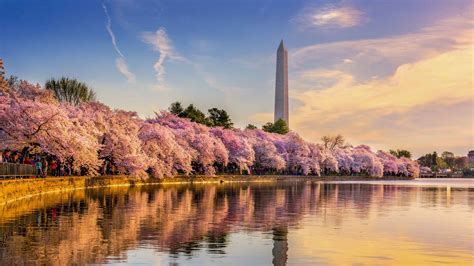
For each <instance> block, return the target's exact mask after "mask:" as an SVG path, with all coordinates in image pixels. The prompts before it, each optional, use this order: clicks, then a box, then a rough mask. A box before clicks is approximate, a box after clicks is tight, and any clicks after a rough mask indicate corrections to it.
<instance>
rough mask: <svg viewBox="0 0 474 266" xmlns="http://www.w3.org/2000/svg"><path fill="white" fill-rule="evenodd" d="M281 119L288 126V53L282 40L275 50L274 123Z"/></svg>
mask: <svg viewBox="0 0 474 266" xmlns="http://www.w3.org/2000/svg"><path fill="white" fill-rule="evenodd" d="M278 119H283V121H285V122H286V125H287V126H288V127H289V126H290V120H289V118H288V51H287V50H286V47H285V44H284V43H283V40H281V42H280V46H278V50H277V62H276V81H275V114H274V122H276V121H278Z"/></svg>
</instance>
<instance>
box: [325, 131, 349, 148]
mask: <svg viewBox="0 0 474 266" xmlns="http://www.w3.org/2000/svg"><path fill="white" fill-rule="evenodd" d="M321 140H322V142H323V145H324V147H325V148H326V149H329V150H331V151H332V150H334V149H335V148H336V147H337V148H343V147H345V139H344V137H343V136H341V135H339V134H338V135H336V136H330V135H328V136H323V137H322V138H321Z"/></svg>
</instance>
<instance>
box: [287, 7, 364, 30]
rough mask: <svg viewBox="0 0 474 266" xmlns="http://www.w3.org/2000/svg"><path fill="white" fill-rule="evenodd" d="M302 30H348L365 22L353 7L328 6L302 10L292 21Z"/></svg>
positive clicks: (362, 14) (360, 13) (358, 11)
mask: <svg viewBox="0 0 474 266" xmlns="http://www.w3.org/2000/svg"><path fill="white" fill-rule="evenodd" d="M293 20H294V21H296V22H297V23H298V24H299V26H300V27H301V28H302V29H312V28H313V29H314V28H349V27H354V26H358V25H360V24H362V23H364V22H366V21H367V18H366V17H365V14H364V13H363V12H362V11H360V10H358V9H356V8H355V7H353V6H349V5H344V4H339V5H334V4H329V5H325V6H308V7H305V8H303V9H302V10H301V11H300V12H299V14H298V15H297V16H296V17H295V18H294V19H293Z"/></svg>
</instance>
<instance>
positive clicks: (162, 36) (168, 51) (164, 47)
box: [142, 27, 187, 87]
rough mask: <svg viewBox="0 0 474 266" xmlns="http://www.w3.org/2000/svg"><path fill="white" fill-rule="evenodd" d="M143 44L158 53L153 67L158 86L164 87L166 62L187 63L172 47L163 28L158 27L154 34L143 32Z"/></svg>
mask: <svg viewBox="0 0 474 266" xmlns="http://www.w3.org/2000/svg"><path fill="white" fill-rule="evenodd" d="M142 40H143V42H145V43H147V44H149V45H151V46H152V48H153V50H154V51H157V52H159V53H160V57H159V58H158V61H156V63H155V64H154V65H153V68H154V69H155V72H156V80H157V81H158V83H159V84H158V85H159V86H161V87H162V86H164V81H165V79H164V78H165V73H166V72H165V66H164V63H165V61H166V60H179V61H187V60H186V59H185V58H184V57H182V56H181V55H179V54H178V53H177V52H176V50H175V49H174V47H173V44H172V41H171V39H170V38H169V37H168V34H167V33H166V29H165V28H164V27H160V28H159V29H158V30H157V31H156V32H144V33H143V34H142Z"/></svg>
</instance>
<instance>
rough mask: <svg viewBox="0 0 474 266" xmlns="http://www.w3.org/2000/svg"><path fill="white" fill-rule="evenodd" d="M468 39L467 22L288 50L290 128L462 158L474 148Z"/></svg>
mask: <svg viewBox="0 0 474 266" xmlns="http://www.w3.org/2000/svg"><path fill="white" fill-rule="evenodd" d="M473 36H474V35H473V23H472V20H471V19H470V18H469V17H458V18H455V19H445V20H442V21H440V22H438V23H436V24H435V25H433V26H430V27H426V28H424V29H422V30H421V31H419V32H418V33H410V34H406V35H400V36H393V37H387V38H379V39H365V40H358V41H343V42H335V43H327V44H319V45H313V46H308V47H302V48H300V49H294V50H293V52H292V53H291V55H290V62H291V63H292V64H293V65H292V70H293V73H292V75H291V76H292V80H291V81H290V84H291V86H290V88H291V90H290V91H291V93H290V94H291V95H290V97H291V98H292V99H293V100H294V101H295V103H294V105H293V109H292V111H291V117H292V123H293V124H292V125H291V126H292V128H293V129H294V130H295V131H297V132H299V133H301V134H302V135H303V136H305V137H307V138H309V139H314V140H317V139H318V138H320V137H321V136H323V135H326V134H334V133H341V134H343V135H345V136H347V138H348V140H349V141H350V142H352V143H353V144H358V143H369V144H371V145H374V146H375V147H377V148H380V149H389V148H398V147H402V148H406V149H410V150H412V151H414V152H415V154H422V153H423V152H428V151H430V149H433V148H432V147H433V146H437V147H438V148H439V149H443V150H444V149H446V150H453V151H455V152H459V153H461V154H462V153H464V151H465V149H466V148H467V147H470V146H472V145H474V137H473V128H472V125H473V122H474V121H473V114H474V92H473V58H474V55H473ZM321 62H323V63H321ZM261 116H263V115H262V114H260V115H256V116H254V118H255V119H258V118H259V117H261ZM262 122H263V121H262Z"/></svg>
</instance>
